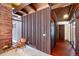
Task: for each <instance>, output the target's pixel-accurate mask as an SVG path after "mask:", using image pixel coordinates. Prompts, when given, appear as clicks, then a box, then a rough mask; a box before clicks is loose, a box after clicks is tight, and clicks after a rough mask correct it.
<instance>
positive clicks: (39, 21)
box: [23, 7, 51, 53]
mask: <svg viewBox="0 0 79 59" xmlns="http://www.w3.org/2000/svg"><path fill="white" fill-rule="evenodd" d="M23 19H24V20H23V24H24V25H23V27H25V29H24V31H23V34H24V33H25V34H24V35H23V36H25V38H27V39H28V40H29V44H31V46H33V47H35V48H37V49H39V50H41V51H43V52H46V53H50V52H51V40H50V8H49V7H48V8H46V9H43V10H40V11H37V12H35V13H32V14H28V15H26V16H23ZM26 28H27V29H26ZM26 33H27V35H26Z"/></svg>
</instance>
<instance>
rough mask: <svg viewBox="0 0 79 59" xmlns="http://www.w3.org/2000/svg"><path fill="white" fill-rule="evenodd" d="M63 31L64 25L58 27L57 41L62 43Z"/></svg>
mask: <svg viewBox="0 0 79 59" xmlns="http://www.w3.org/2000/svg"><path fill="white" fill-rule="evenodd" d="M64 36H65V29H64V25H59V40H61V41H64V38H65V37H64Z"/></svg>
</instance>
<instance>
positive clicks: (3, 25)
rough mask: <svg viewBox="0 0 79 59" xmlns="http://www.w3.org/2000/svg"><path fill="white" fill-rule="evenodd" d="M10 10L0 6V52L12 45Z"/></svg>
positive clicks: (2, 5)
mask: <svg viewBox="0 0 79 59" xmlns="http://www.w3.org/2000/svg"><path fill="white" fill-rule="evenodd" d="M11 11H12V10H11V8H9V7H8V6H5V5H4V4H0V50H1V49H2V48H3V47H4V46H5V45H8V46H9V47H10V46H11V45H12V20H11V16H12V15H11Z"/></svg>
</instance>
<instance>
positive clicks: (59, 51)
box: [52, 41, 76, 56]
mask: <svg viewBox="0 0 79 59" xmlns="http://www.w3.org/2000/svg"><path fill="white" fill-rule="evenodd" d="M52 55H54V56H75V55H76V54H75V51H74V49H73V48H72V46H71V45H70V43H69V42H67V41H58V42H57V44H56V46H55V48H54V49H53V50H52Z"/></svg>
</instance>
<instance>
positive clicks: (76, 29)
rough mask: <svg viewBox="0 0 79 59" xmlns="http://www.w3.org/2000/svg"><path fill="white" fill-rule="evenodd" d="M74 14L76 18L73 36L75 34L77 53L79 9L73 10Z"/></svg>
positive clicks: (77, 49)
mask: <svg viewBox="0 0 79 59" xmlns="http://www.w3.org/2000/svg"><path fill="white" fill-rule="evenodd" d="M75 16H76V19H75V22H76V24H75V36H76V40H75V41H76V44H75V45H76V48H75V50H76V52H77V53H79V9H78V10H77V11H76V12H75Z"/></svg>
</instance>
